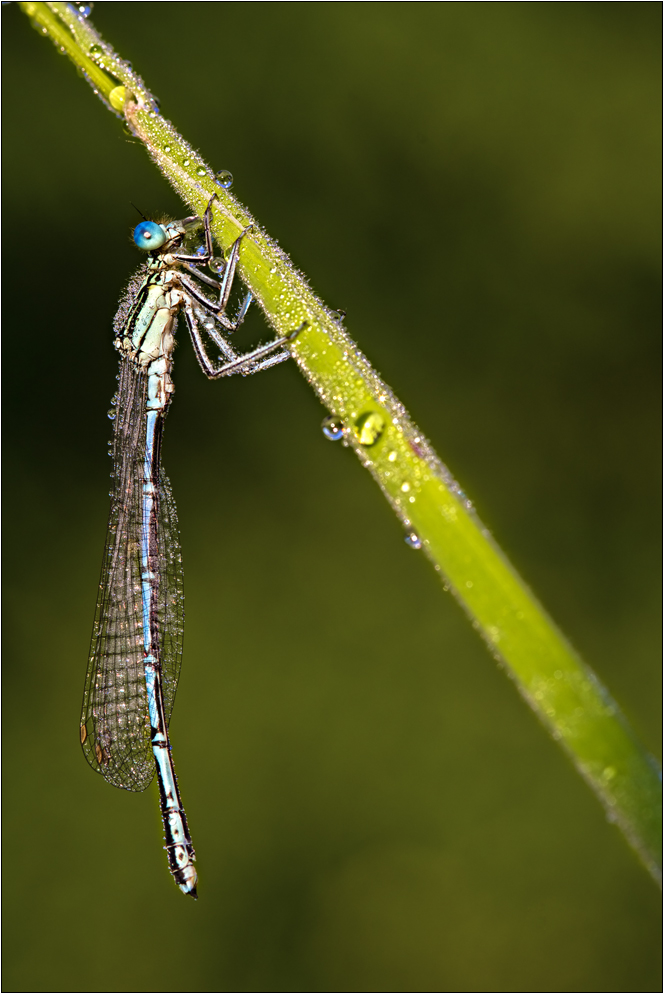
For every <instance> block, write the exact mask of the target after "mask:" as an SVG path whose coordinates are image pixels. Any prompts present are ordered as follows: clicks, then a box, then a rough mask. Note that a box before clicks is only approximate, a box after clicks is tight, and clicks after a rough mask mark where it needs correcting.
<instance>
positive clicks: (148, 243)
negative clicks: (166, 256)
mask: <svg viewBox="0 0 664 994" xmlns="http://www.w3.org/2000/svg"><path fill="white" fill-rule="evenodd" d="M167 240H168V234H167V233H166V230H165V228H164V227H163V226H162V225H161V224H156V223H155V222H154V221H141V223H140V224H137V225H136V227H135V228H134V242H135V243H136V245H138V247H139V249H143V250H144V251H146V252H154V251H155V249H160V248H161V247H162V246H163V245H165V244H166V242H167Z"/></svg>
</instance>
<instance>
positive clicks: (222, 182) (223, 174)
mask: <svg viewBox="0 0 664 994" xmlns="http://www.w3.org/2000/svg"><path fill="white" fill-rule="evenodd" d="M214 181H215V183H216V184H217V186H220V187H221V188H222V190H230V188H231V187H232V185H233V173H231V172H229V171H228V169H220V170H219V172H218V173H215V176H214Z"/></svg>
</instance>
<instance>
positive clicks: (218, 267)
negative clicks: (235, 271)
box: [208, 256, 226, 276]
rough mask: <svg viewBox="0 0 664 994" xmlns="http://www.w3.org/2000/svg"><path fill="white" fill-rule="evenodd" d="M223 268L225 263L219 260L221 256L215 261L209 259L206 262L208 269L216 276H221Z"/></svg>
mask: <svg viewBox="0 0 664 994" xmlns="http://www.w3.org/2000/svg"><path fill="white" fill-rule="evenodd" d="M225 268H226V262H225V261H224V260H223V259H222V258H221V256H217V258H216V259H210V261H209V262H208V269H211V270H212V272H213V273H216V274H217V276H221V274H222V273H223V271H224V269H225Z"/></svg>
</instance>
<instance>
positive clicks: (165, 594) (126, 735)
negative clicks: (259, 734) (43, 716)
mask: <svg viewBox="0 0 664 994" xmlns="http://www.w3.org/2000/svg"><path fill="white" fill-rule="evenodd" d="M211 204H212V202H210V204H209V205H208V209H207V211H206V212H205V215H204V217H203V218H202V219H201V218H198V217H189V218H185V219H184V220H182V221H172V222H169V223H166V224H156V223H155V222H152V221H144V222H143V223H142V224H139V225H138V227H137V228H136V229H135V231H134V241H135V242H136V244H137V245H138V247H139V248H142V249H145V250H147V251H148V253H149V255H148V261H147V263H146V264H145V265H144V266H143V267H142V268H141V269H140V270H139V272H138V273H137V274H136V275H135V276H134V277H133V279H132V280H131V282H130V284H129V287H128V289H127V292H126V294H125V296H124V297H123V299H122V301H121V303H120V307H119V310H118V312H117V314H116V317H115V322H114V330H115V346H116V348H117V349H118V351H119V352H120V373H119V377H118V380H119V386H118V391H117V394H116V395H115V397H114V399H113V409H112V411H111V416H112V417H113V418H114V431H113V441H112V450H111V454H112V458H113V471H112V481H113V486H112V490H111V511H110V517H109V523H108V534H107V538H106V548H105V550H104V559H103V563H102V571H101V580H100V584H99V593H98V596H97V610H96V614H95V622H94V628H93V633H92V644H91V647H90V655H89V659H88V669H87V674H86V679H85V691H84V696H83V710H82V715H81V743H82V746H83V752H84V753H85V757H86V759H87V760H88V762H89V763H90V765H91V766H92V768H93V769H95V770H96V771H97V772H98V773H101V775H102V776H103V777H104V778H105V779H106V780H108V782H109V783H112V784H113V785H114V786H116V787H122V788H124V789H125V790H145V788H146V787H147V786H148V785H149V784H150V782H151V781H152V778H153V776H154V773H155V769H156V772H157V777H158V782H159V795H160V806H161V813H162V818H163V822H164V835H165V841H166V845H165V848H166V851H167V853H168V864H169V868H170V870H171V873H172V874H173V876H174V878H175V881H176V883H177V884H178V886H179V887H180V889H181V890H182V891H183V892H184V893H185V894H191V895H192V896H193V897H196V882H197V874H196V870H195V869H194V866H193V860H194V859H195V854H194V847H193V845H192V842H191V837H190V835H189V829H188V826H187V818H186V815H185V812H184V808H183V806H182V801H181V799H180V793H179V790H178V784H177V778H176V776H175V770H174V767H173V760H172V756H171V745H170V740H169V735H168V722H169V720H170V716H171V711H172V709H173V702H174V699H175V692H176V689H177V683H178V677H179V672H180V662H181V658H182V634H183V627H184V610H183V606H184V600H183V574H182V557H181V554H180V544H179V539H178V528H177V514H176V510H175V504H174V502H173V497H172V495H171V489H170V485H169V482H168V479H167V478H166V476H165V475H164V472H163V470H162V468H161V442H162V434H163V427H164V419H165V417H166V414H167V412H168V408H169V405H170V402H171V397H172V394H173V382H172V379H171V371H172V365H173V349H174V346H175V338H174V335H175V331H176V325H177V318H178V315H180V314H181V313H184V315H185V319H186V323H187V326H188V328H189V332H190V335H191V340H192V343H193V346H194V350H195V352H196V356H197V358H198V361H199V363H200V365H201V368H202V369H203V372H204V373H205V374H206V376H208V377H210V378H213V379H214V378H217V377H221V376H230V375H232V374H234V373H241V374H243V375H247V374H250V373H254V372H257V371H258V370H260V369H265V368H267V367H268V366H272V365H275V364H276V363H277V362H281V361H282V360H284V359H287V358H288V356H289V352H288V350H287V349H286V348H284V346H285V345H286V343H287V342H288V341H289V340H291V339H292V338H293V337H294V336H295V334H297V332H294V333H293V334H291V335H289V336H286V337H285V338H279V339H276V340H275V341H273V342H270V343H269V344H268V345H264V346H262V347H260V348H257V349H254V351H252V352H250V353H247V354H245V355H239V354H238V353H237V352H236V350H235V349H234V348H233V346H232V345H231V344H230V342H229V341H228V339H227V337H226V336H227V334H228V333H230V332H232V331H234V330H235V329H236V328H237V327H238V325H239V324H240V323H241V322H242V320H243V319H244V316H245V314H246V312H247V308H248V307H249V303H250V301H251V295H250V294H248V295H247V297H246V299H245V301H244V303H243V305H242V307H241V309H240V312H239V314H238V316H237V318H236V320H235V321H231V320H230V319H229V318H228V317H227V316H226V314H225V311H226V307H227V305H228V300H229V296H230V292H231V288H232V284H233V278H234V276H235V269H236V266H237V262H238V257H239V251H240V242H241V239H242V237H243V234H244V232H243V233H242V234H241V235H240V237H239V238H238V239H237V240H236V242H235V243H234V245H233V247H232V249H231V251H230V255H229V259H228V261H227V262H225V263H224V262H221V263H220V262H219V261H218V260H217V265H216V268H217V270H221V273H220V275H221V281H217V280H214V279H212V278H211V277H209V276H207V275H206V274H205V273H203V272H202V268H201V267H203V266H206V265H208V264H209V263H210V260H211V258H212V239H211V235H210V225H209V220H210V208H211ZM201 227H202V228H203V234H204V244H203V245H202V246H201V247H200V248H199V250H198V252H197V253H196V254H185V253H184V252H182V251H181V249H182V247H183V242H184V241H185V239H186V238H187V237H188V236H190V235H191V234H192V233H195V232H196V231H197V229H200V228H201ZM211 291H214V293H215V295H216V299H212V298H211V296H210V293H211ZM217 326H219V327H217ZM299 330H300V329H298V331H299ZM205 336H207V337H208V338H209V339H210V340H211V341H212V342H213V343H214V344H215V345H216V346H217V348H218V350H219V352H220V354H221V357H222V361H221V362H219V363H217V364H215V363H214V362H213V361H212V360H211V359H210V358H209V356H208V352H207V349H206V346H205V343H204V342H205Z"/></svg>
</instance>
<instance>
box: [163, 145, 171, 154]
mask: <svg viewBox="0 0 664 994" xmlns="http://www.w3.org/2000/svg"><path fill="white" fill-rule="evenodd" d="M170 150H171V146H170V145H164V152H166V153H168V152H170Z"/></svg>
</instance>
